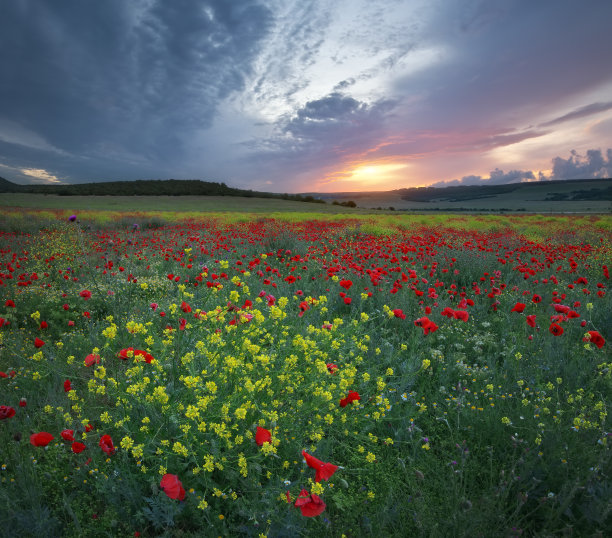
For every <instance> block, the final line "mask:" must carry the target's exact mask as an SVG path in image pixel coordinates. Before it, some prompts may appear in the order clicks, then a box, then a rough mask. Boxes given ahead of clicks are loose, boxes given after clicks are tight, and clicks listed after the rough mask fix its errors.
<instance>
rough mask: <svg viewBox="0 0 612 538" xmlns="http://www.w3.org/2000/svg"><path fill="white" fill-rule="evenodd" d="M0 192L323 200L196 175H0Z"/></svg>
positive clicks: (318, 201)
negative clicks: (100, 178) (41, 179)
mask: <svg viewBox="0 0 612 538" xmlns="http://www.w3.org/2000/svg"><path fill="white" fill-rule="evenodd" d="M0 192H20V193H30V194H54V195H58V196H240V197H246V198H278V199H283V200H293V201H296V202H313V203H325V202H324V201H323V200H320V199H316V198H314V197H313V196H302V195H300V194H280V193H272V192H259V191H253V190H246V189H235V188H233V187H228V186H227V185H226V184H225V183H216V182H211V181H202V180H199V179H164V180H162V179H145V180H142V179H139V180H136V181H106V182H94V183H78V184H73V185H17V184H16V183H12V182H10V181H8V180H6V179H3V178H0Z"/></svg>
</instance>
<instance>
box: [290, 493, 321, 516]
mask: <svg viewBox="0 0 612 538" xmlns="http://www.w3.org/2000/svg"><path fill="white" fill-rule="evenodd" d="M294 506H295V507H296V508H299V509H300V510H301V512H302V515H303V516H304V517H315V516H318V515H319V514H321V513H322V512H323V511H324V510H325V503H324V502H323V499H321V497H319V496H318V495H315V494H314V493H312V494H310V493H308V491H306V490H305V489H302V490H301V491H300V494H299V496H298V498H297V499H296V501H295V505H294Z"/></svg>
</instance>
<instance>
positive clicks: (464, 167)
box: [0, 0, 612, 193]
mask: <svg viewBox="0 0 612 538" xmlns="http://www.w3.org/2000/svg"><path fill="white" fill-rule="evenodd" d="M611 20H612V2H610V1H609V0H589V1H587V2H584V1H581V0H538V1H533V0H505V1H501V0H500V1H493V0H478V1H476V0H462V1H458V0H171V1H170V0H130V1H125V0H104V1H100V0H61V1H57V0H10V1H4V2H2V3H1V4H0V66H1V71H0V176H1V177H4V178H5V179H8V180H10V181H14V182H16V183H21V184H26V183H34V184H50V183H56V184H59V183H64V184H70V183H86V182H91V181H118V180H134V179H170V178H174V179H202V180H206V181H217V182H224V183H226V184H227V185H228V186H231V187H236V188H245V189H253V190H261V191H272V192H289V193H294V192H344V191H363V190H391V189H397V188H409V187H422V186H429V185H434V186H445V185H460V184H468V185H469V184H481V183H486V184H501V183H508V182H517V181H536V180H546V179H575V178H593V177H612V64H611V60H610V58H612V38H610V32H609V29H610V21H611Z"/></svg>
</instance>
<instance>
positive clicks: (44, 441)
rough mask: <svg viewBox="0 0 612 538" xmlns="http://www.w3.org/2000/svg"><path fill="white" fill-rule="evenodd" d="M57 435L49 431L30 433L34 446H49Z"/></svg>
mask: <svg viewBox="0 0 612 538" xmlns="http://www.w3.org/2000/svg"><path fill="white" fill-rule="evenodd" d="M53 439H55V437H53V435H51V434H50V433H48V432H38V433H33V434H32V435H30V443H31V444H32V445H34V446H47V445H48V444H49V443H50V442H51V441H53Z"/></svg>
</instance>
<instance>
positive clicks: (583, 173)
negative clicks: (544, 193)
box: [550, 149, 612, 179]
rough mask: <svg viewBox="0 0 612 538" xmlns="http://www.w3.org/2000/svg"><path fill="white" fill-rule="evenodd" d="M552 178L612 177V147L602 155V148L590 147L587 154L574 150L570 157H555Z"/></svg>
mask: <svg viewBox="0 0 612 538" xmlns="http://www.w3.org/2000/svg"><path fill="white" fill-rule="evenodd" d="M552 164H553V168H552V174H551V176H550V179H594V178H608V177H612V149H608V150H607V151H606V155H605V156H604V155H602V152H601V150H600V149H590V150H588V151H587V152H586V155H584V156H583V155H580V154H578V153H577V152H576V151H572V152H571V155H570V157H569V158H568V159H563V158H562V157H555V158H554V159H553V160H552Z"/></svg>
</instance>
